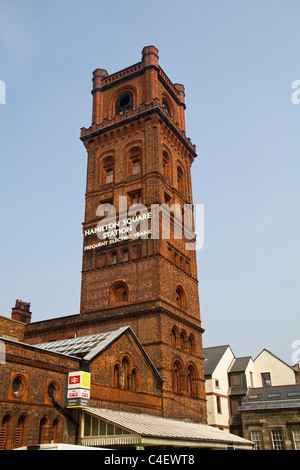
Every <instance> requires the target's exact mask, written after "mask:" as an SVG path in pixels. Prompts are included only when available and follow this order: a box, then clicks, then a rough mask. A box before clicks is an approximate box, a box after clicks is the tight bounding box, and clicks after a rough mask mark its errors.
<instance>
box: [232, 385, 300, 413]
mask: <svg viewBox="0 0 300 470" xmlns="http://www.w3.org/2000/svg"><path fill="white" fill-rule="evenodd" d="M287 408H290V409H291V408H298V409H299V410H300V384H291V385H278V386H272V387H257V388H250V389H249V390H248V392H247V395H246V397H245V398H243V400H242V404H241V406H240V407H239V410H240V411H255V410H274V409H287Z"/></svg>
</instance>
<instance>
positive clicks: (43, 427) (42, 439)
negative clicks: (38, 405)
mask: <svg viewBox="0 0 300 470" xmlns="http://www.w3.org/2000/svg"><path fill="white" fill-rule="evenodd" d="M47 427H48V419H47V418H46V417H45V416H44V418H42V419H41V421H40V425H39V436H38V444H46V442H47V440H46V439H47Z"/></svg>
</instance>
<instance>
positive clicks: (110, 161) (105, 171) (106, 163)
mask: <svg viewBox="0 0 300 470" xmlns="http://www.w3.org/2000/svg"><path fill="white" fill-rule="evenodd" d="M113 182H114V157H113V156H112V155H109V156H107V157H105V158H103V159H102V160H101V161H100V184H101V185H103V184H108V183H113Z"/></svg>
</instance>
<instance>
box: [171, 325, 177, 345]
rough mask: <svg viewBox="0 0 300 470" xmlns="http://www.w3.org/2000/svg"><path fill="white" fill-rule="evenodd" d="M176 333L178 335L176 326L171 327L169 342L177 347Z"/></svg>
mask: <svg viewBox="0 0 300 470" xmlns="http://www.w3.org/2000/svg"><path fill="white" fill-rule="evenodd" d="M177 335H178V333H177V328H176V327H174V328H172V331H171V344H172V346H173V347H174V348H176V347H177Z"/></svg>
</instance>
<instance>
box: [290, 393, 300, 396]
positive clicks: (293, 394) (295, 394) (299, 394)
mask: <svg viewBox="0 0 300 470" xmlns="http://www.w3.org/2000/svg"><path fill="white" fill-rule="evenodd" d="M288 397H300V392H289V393H288Z"/></svg>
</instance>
